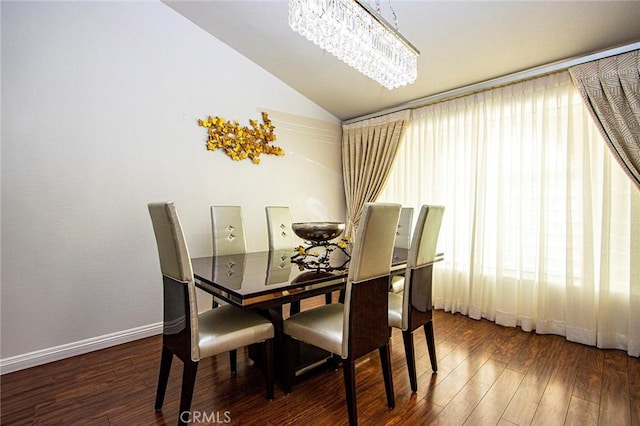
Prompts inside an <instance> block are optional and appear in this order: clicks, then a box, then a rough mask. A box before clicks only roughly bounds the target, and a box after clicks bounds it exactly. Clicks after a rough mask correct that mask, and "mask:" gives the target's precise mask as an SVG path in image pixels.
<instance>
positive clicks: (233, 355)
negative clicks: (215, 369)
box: [229, 349, 238, 374]
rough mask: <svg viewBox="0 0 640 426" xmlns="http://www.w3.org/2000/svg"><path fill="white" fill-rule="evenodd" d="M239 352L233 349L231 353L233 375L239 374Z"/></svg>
mask: <svg viewBox="0 0 640 426" xmlns="http://www.w3.org/2000/svg"><path fill="white" fill-rule="evenodd" d="M237 360H238V350H237V349H232V350H230V351H229V364H231V374H236V373H237V372H238V362H237Z"/></svg>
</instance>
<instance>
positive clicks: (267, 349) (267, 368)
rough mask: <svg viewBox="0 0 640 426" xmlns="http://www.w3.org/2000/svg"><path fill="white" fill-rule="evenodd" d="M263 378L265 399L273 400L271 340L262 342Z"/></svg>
mask: <svg viewBox="0 0 640 426" xmlns="http://www.w3.org/2000/svg"><path fill="white" fill-rule="evenodd" d="M263 348H264V352H263V357H262V358H263V359H264V364H265V365H264V366H263V367H264V376H265V381H266V383H267V399H269V400H272V399H273V339H267V340H265V341H264V345H263Z"/></svg>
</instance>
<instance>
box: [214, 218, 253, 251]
mask: <svg viewBox="0 0 640 426" xmlns="http://www.w3.org/2000/svg"><path fill="white" fill-rule="evenodd" d="M211 230H212V232H211V233H212V236H213V255H214V256H220V255H225V254H242V253H246V251H247V242H246V239H245V235H244V220H243V218H242V207H240V206H211Z"/></svg>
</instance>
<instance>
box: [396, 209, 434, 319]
mask: <svg viewBox="0 0 640 426" xmlns="http://www.w3.org/2000/svg"><path fill="white" fill-rule="evenodd" d="M443 215H444V206H429V205H423V206H422V208H421V209H420V214H419V216H418V221H417V223H416V227H415V230H414V232H413V238H412V241H411V248H410V249H409V256H408V258H407V269H406V271H405V287H404V288H405V291H404V293H403V296H402V297H403V309H402V322H403V324H402V326H403V329H406V328H407V326H408V324H407V321H408V312H409V303H411V305H412V306H414V307H415V308H416V309H418V310H419V311H421V312H426V311H427V310H430V309H431V291H432V289H431V281H430V280H429V282H427V283H417V282H416V283H412V282H411V277H412V275H413V270H414V269H417V268H420V267H422V266H424V265H427V264H429V263H431V262H433V261H434V259H435V255H436V246H437V244H438V236H439V234H440V226H441V224H442V217H443ZM428 276H429V277H430V276H431V274H429V275H428Z"/></svg>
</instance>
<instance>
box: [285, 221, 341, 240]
mask: <svg viewBox="0 0 640 426" xmlns="http://www.w3.org/2000/svg"><path fill="white" fill-rule="evenodd" d="M291 228H292V229H293V232H295V234H296V235H297V236H298V237H300V238H302V239H303V240H307V241H313V242H322V241H329V240H333V239H334V238H338V237H339V236H340V235H342V233H343V232H344V223H341V222H296V223H292V224H291Z"/></svg>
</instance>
